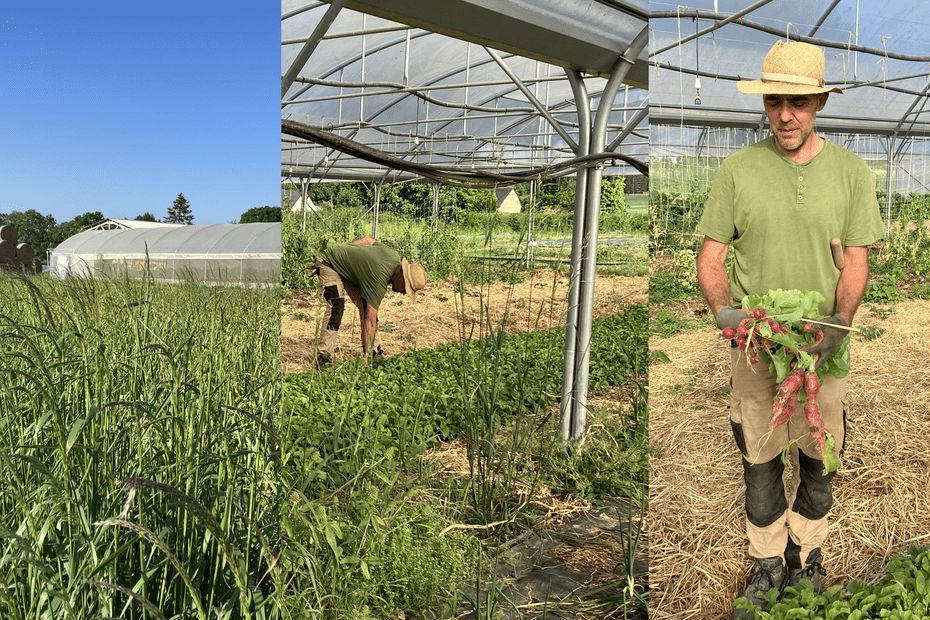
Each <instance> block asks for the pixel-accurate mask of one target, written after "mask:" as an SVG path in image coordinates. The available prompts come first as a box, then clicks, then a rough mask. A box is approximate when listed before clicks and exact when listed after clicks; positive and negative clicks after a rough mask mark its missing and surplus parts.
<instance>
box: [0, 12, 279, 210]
mask: <svg viewBox="0 0 930 620" xmlns="http://www.w3.org/2000/svg"><path fill="white" fill-rule="evenodd" d="M280 40H281V8H280V4H278V3H271V2H260V1H255V0H251V1H246V0H232V1H226V2H219V1H218V0H186V1H181V0H162V2H157V3H153V2H144V3H135V2H116V1H115V0H103V1H92V2H63V1H60V0H53V1H51V2H41V3H34V2H7V3H4V8H3V11H2V13H0V213H9V212H10V211H25V210H27V209H35V210H37V211H39V212H41V213H43V214H51V215H53V216H55V218H56V219H57V220H58V221H59V222H63V221H67V220H69V219H71V218H72V217H74V216H75V215H79V214H81V213H84V212H86V211H101V212H102V213H103V214H104V216H106V217H113V218H124V217H125V218H133V217H135V216H136V215H139V214H140V213H143V212H145V211H149V212H151V213H153V214H154V215H155V217H157V218H159V219H161V218H163V217H165V215H166V213H167V210H168V207H169V206H170V205H171V203H172V201H173V200H174V199H175V197H176V196H177V195H178V193H179V192H183V193H184V196H185V197H187V199H188V200H189V201H190V203H191V207H192V210H193V212H194V223H195V224H216V223H223V222H230V221H234V220H238V218H239V215H240V214H241V213H242V212H243V211H245V210H247V209H249V208H251V207H257V206H262V205H265V204H270V205H279V204H280V178H281V177H280V162H281V151H280V136H281V132H280V118H281V111H280V94H281V75H280V72H281V60H280V55H281V43H280Z"/></svg>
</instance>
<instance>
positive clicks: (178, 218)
mask: <svg viewBox="0 0 930 620" xmlns="http://www.w3.org/2000/svg"><path fill="white" fill-rule="evenodd" d="M165 221H166V222H168V223H169V224H193V223H194V213H193V211H191V203H189V202H187V198H185V197H184V194H178V197H177V198H175V199H174V202H173V203H171V206H170V207H168V217H166V218H165Z"/></svg>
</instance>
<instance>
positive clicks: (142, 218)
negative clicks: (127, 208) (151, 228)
mask: <svg viewBox="0 0 930 620" xmlns="http://www.w3.org/2000/svg"><path fill="white" fill-rule="evenodd" d="M132 219H134V220H135V221H137V222H157V221H158V219H157V218H156V217H155V216H154V215H152V214H151V213H150V212H148V211H146V212H145V213H143V214H141V215H137V216H136V217H134V218H132Z"/></svg>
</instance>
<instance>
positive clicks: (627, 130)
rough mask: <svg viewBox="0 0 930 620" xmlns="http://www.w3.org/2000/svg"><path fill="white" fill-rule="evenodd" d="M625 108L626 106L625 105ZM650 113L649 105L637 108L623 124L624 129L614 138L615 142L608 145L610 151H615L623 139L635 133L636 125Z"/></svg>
mask: <svg viewBox="0 0 930 620" xmlns="http://www.w3.org/2000/svg"><path fill="white" fill-rule="evenodd" d="M624 108H625V106H624ZM623 113H624V114H626V109H624V112H623ZM647 114H649V106H648V105H644V106H643V107H641V108H639V109H638V110H636V112H635V113H634V114H633V116H632V117H631V118H630V120H628V121H627V122H626V124H625V125H624V126H623V129H621V130H620V133H619V134H617V137H616V138H614V140H613V142H611V143H610V145H608V147H607V152H608V153H613V152H614V151H616V150H617V148H618V147H619V146H620V143H621V142H623V139H624V138H626V137H627V136H628V135H630V134H631V133H633V131H635V130H636V127H637V126H638V125H639V124H640V123H641V122H642V121H643V119H644V118H646V115H647Z"/></svg>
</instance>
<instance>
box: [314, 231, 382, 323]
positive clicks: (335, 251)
mask: <svg viewBox="0 0 930 620" xmlns="http://www.w3.org/2000/svg"><path fill="white" fill-rule="evenodd" d="M323 260H325V261H326V262H327V263H329V264H330V265H332V266H333V269H335V270H336V273H338V274H339V275H340V276H342V278H343V279H344V280H348V281H349V282H351V283H352V284H355V285H356V286H357V287H358V288H359V290H361V292H362V299H364V300H365V301H367V302H368V303H370V304H371V305H372V306H374V307H375V308H377V307H378V306H379V305H380V304H381V300H382V299H384V295H385V293H387V287H388V284H390V283H391V277H392V276H393V275H394V270H395V269H397V267H398V266H399V265H400V254H398V253H397V250H394V249H393V248H389V247H388V246H386V245H384V244H383V243H379V242H377V241H376V242H374V243H373V244H372V245H361V244H356V243H348V244H343V245H334V246H330V247H329V248H328V249H326V250H324V251H323Z"/></svg>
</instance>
